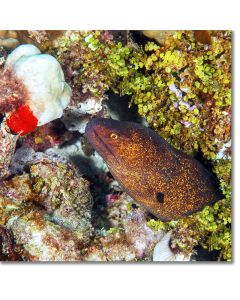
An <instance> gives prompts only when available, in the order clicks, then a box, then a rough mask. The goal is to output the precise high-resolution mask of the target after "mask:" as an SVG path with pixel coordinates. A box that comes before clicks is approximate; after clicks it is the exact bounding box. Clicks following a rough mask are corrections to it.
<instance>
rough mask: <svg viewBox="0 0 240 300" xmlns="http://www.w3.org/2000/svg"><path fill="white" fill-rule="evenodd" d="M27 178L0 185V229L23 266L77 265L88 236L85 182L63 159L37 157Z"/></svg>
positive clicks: (88, 206)
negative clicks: (11, 238)
mask: <svg viewBox="0 0 240 300" xmlns="http://www.w3.org/2000/svg"><path fill="white" fill-rule="evenodd" d="M28 165H29V169H30V171H29V172H30V173H29V174H28V173H26V174H23V175H20V176H15V177H13V178H12V179H10V180H8V181H3V182H2V183H1V191H0V210H1V212H2V213H1V216H0V224H2V225H4V226H6V227H7V228H8V229H10V230H11V231H12V232H13V236H14V238H15V240H16V245H17V247H20V246H21V247H22V248H23V250H21V251H20V255H21V257H22V258H23V259H25V260H39V261H55V260H63V261H67V260H80V249H81V248H82V247H83V246H84V245H86V244H88V243H89V241H90V237H91V235H92V231H93V229H92V225H91V207H92V197H91V194H90V192H89V189H88V182H87V181H86V180H84V179H83V178H81V177H80V176H79V174H78V173H77V171H76V170H75V168H74V167H73V166H72V165H71V164H69V163H67V162H66V160H64V159H62V158H61V157H59V156H57V155H56V154H54V155H52V156H51V155H50V154H48V155H46V154H43V153H36V154H35V156H33V158H32V161H29V162H28Z"/></svg>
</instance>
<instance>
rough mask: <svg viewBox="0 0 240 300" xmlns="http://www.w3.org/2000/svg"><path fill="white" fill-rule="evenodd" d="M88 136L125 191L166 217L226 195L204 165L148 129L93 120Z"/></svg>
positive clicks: (177, 216)
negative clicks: (222, 193) (223, 194)
mask: <svg viewBox="0 0 240 300" xmlns="http://www.w3.org/2000/svg"><path fill="white" fill-rule="evenodd" d="M85 134H86V136H87V138H88V140H89V142H90V143H91V144H92V146H93V147H94V148H95V150H96V151H97V152H98V153H99V154H100V155H101V156H102V157H103V159H104V160H105V161H106V163H107V164H108V166H109V169H110V171H111V173H112V175H113V176H114V177H115V179H116V180H117V181H118V182H119V183H120V185H121V186H122V187H123V189H124V190H125V191H126V192H127V193H128V194H129V195H130V196H131V197H132V198H133V199H134V200H135V201H136V202H138V203H139V204H141V205H143V206H144V207H145V208H146V209H147V210H148V211H149V212H151V213H152V214H153V215H155V216H156V217H158V218H159V219H161V220H163V221H170V220H177V219H180V218H182V217H185V216H187V215H189V214H192V213H193V212H196V211H199V210H201V209H203V207H204V206H206V205H210V204H213V203H214V202H216V201H218V200H220V199H222V195H221V192H220V191H219V189H218V185H217V183H216V181H215V178H214V177H213V175H212V174H211V173H210V172H209V171H208V170H207V169H205V167H204V166H203V165H202V164H200V163H199V162H198V161H197V160H196V159H194V158H192V157H190V156H188V155H186V154H185V153H183V152H180V151H178V150H176V149H175V148H173V147H172V146H171V145H169V144H168V143H167V142H166V141H165V140H164V139H163V138H162V137H161V136H160V135H158V134H157V133H156V132H155V131H153V130H151V129H150V128H147V127H143V126H141V125H139V124H136V123H132V122H121V121H115V120H111V119H104V118H95V119H92V120H91V121H90V122H89V123H88V125H87V128H86V132H85ZM159 196H161V197H159ZM159 200H160V201H159Z"/></svg>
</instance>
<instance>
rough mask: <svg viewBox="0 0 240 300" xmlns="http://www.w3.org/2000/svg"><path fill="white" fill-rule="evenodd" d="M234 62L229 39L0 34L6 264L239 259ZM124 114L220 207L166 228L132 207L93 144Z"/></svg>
mask: <svg viewBox="0 0 240 300" xmlns="http://www.w3.org/2000/svg"><path fill="white" fill-rule="evenodd" d="M231 53H232V33H231V31H228V30H194V31H191V30H171V31H166V30H155V31H154V30H143V31H107V30H94V31H88V30H87V31H86V30H85V31H80V30H79V31H77V30H74V31H73V30H72V31H71V30H55V31H50V30H39V31H38V30H33V31H27V30H24V31H19V30H16V31H14V30H3V31H0V259H1V260H4V261H7V260H8V261H16V260H24V261H70V260H74V261H179V260H181V261H189V260H203V257H205V260H218V261H220V260H224V261H231V259H232V251H231V244H232V237H231V220H232V210H231V83H232V80H231V65H232V61H231ZM117 98H118V99H119V100H118V101H116V99H117ZM126 99H127V101H128V103H127V105H126ZM124 105H125V106H124ZM113 107H115V108H116V107H117V111H121V112H122V113H120V114H117V113H116V112H114V111H112V109H113ZM126 110H127V111H128V112H129V115H128V121H136V120H137V122H141V123H142V124H143V125H145V126H148V127H150V128H151V129H153V130H155V131H156V132H157V133H158V134H159V135H160V136H161V137H162V138H164V139H165V140H166V141H167V142H168V143H169V144H170V145H171V146H173V147H174V148H176V149H177V150H180V151H181V152H185V153H186V154H187V155H189V156H191V157H192V158H194V159H196V160H198V161H199V162H200V163H201V164H202V165H203V166H204V167H205V168H206V169H207V170H208V172H210V173H212V174H213V176H214V177H216V179H217V188H218V189H219V190H220V191H221V194H222V195H221V199H220V200H219V201H216V202H215V203H214V204H212V205H207V204H208V203H210V202H211V199H209V201H206V205H204V206H203V207H202V208H201V210H200V211H198V212H196V213H194V214H190V215H189V216H186V217H184V218H181V219H178V220H169V221H168V222H164V221H161V220H159V219H158V218H156V217H154V216H153V215H152V214H151V213H150V212H149V211H148V210H146V209H145V208H143V207H142V206H141V204H140V203H139V204H137V203H135V202H134V199H131V198H130V196H129V195H127V194H126V192H127V190H125V191H124V190H123V188H122V187H121V186H120V185H119V183H118V182H117V181H116V180H117V178H115V179H114V178H113V176H114V170H112V172H113V174H110V171H111V170H110V168H108V166H107V165H106V164H105V163H104V160H103V159H102V157H101V156H100V155H99V154H98V153H97V152H95V151H94V149H93V148H92V147H91V145H90V144H89V142H88V141H87V139H86V137H85V136H84V132H85V128H86V126H87V124H88V122H89V120H91V119H92V118H93V117H101V118H103V117H104V118H110V117H112V118H115V119H118V120H120V121H124V117H126ZM122 116H123V117H122ZM114 133H115V132H113V134H114ZM115 134H116V133H115ZM122 143H123V147H125V148H127V146H129V142H128V140H127V139H126V141H125V143H126V145H124V141H123V142H122ZM108 146H109V145H108V144H106V147H108ZM108 149H109V148H108ZM100 154H101V153H100ZM142 154H143V153H141V155H140V157H139V158H138V160H141V159H142V158H141V157H142ZM103 158H104V157H103ZM144 159H145V160H147V159H148V157H145V158H144ZM142 163H143V162H142ZM153 165H154V163H153ZM146 167H147V166H146ZM164 167H167V166H165V165H164V166H163V168H164ZM144 170H145V169H144ZM166 170H167V169H166ZM142 172H143V170H142ZM166 172H167V171H166ZM190 173H191V172H190ZM190 173H189V174H190ZM112 175H113V176H112ZM168 175H169V176H170V173H169V174H168ZM128 176H129V182H131V181H132V180H133V179H134V178H133V177H131V173H130V174H128ZM134 176H135V175H134ZM142 176H143V177H144V174H142ZM197 176H198V175H197V174H195V176H194V178H195V177H196V178H197ZM170 177H171V176H170ZM188 180H189V182H190V181H191V178H188ZM120 183H121V182H120ZM142 184H144V183H142ZM145 184H146V189H147V182H146V183H145ZM150 189H151V187H150ZM139 190H141V189H139ZM159 192H161V191H159ZM217 200H218V199H217ZM201 253H204V255H203V257H201ZM206 257H207V258H206Z"/></svg>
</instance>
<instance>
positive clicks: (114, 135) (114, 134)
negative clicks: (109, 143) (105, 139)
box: [110, 133, 118, 140]
mask: <svg viewBox="0 0 240 300" xmlns="http://www.w3.org/2000/svg"><path fill="white" fill-rule="evenodd" d="M110 138H111V139H113V140H116V139H117V138H118V135H117V134H116V133H111V134H110Z"/></svg>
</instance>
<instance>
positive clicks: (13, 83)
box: [0, 68, 29, 114]
mask: <svg viewBox="0 0 240 300" xmlns="http://www.w3.org/2000/svg"><path fill="white" fill-rule="evenodd" d="M28 98H29V97H28V91H27V89H26V87H25V85H24V84H23V82H22V81H21V80H19V79H18V78H17V77H16V75H15V73H14V71H13V70H11V69H9V68H8V69H5V70H3V71H1V72H0V113H1V114H5V113H7V112H12V111H14V110H16V109H17V108H18V107H19V106H20V105H22V104H23V103H24V102H25V101H26V100H27V99H28Z"/></svg>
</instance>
